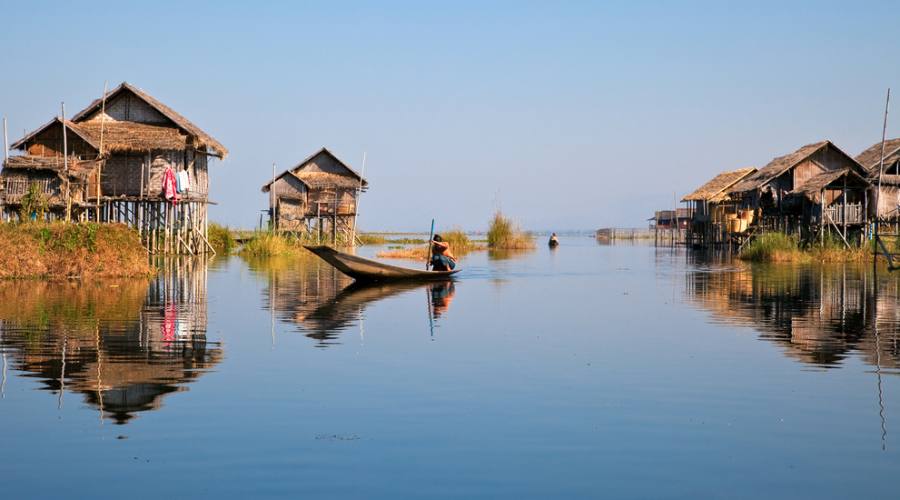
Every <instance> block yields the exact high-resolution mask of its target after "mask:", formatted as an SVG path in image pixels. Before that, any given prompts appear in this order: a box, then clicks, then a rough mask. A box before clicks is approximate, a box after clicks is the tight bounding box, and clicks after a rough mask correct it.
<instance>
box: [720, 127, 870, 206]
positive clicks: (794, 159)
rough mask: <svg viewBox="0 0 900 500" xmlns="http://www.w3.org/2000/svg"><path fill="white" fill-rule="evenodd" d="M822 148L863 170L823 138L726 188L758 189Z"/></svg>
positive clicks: (861, 170)
mask: <svg viewBox="0 0 900 500" xmlns="http://www.w3.org/2000/svg"><path fill="white" fill-rule="evenodd" d="M824 148H833V149H834V150H835V151H837V152H839V153H841V154H842V155H844V156H845V157H846V158H847V159H848V160H850V163H852V164H856V165H857V166H858V168H859V171H860V173H863V172H865V168H863V167H862V165H859V164H858V163H857V162H856V160H855V159H854V158H853V157H852V156H850V155H848V154H847V153H845V152H844V151H843V150H841V148H839V147H837V146H835V145H834V143H832V142H831V141H828V140H825V141H819V142H814V143H812V144H807V145H806V146H803V147H801V148H800V149H798V150H796V151H794V152H793V153H790V154H786V155H784V156H779V157H777V158H775V159H774V160H772V161H770V162H769V163H768V164H767V165H766V166H765V167H763V168H761V169H759V171H757V172H756V173H755V174H753V175H751V176H750V177H747V178H746V179H744V180H743V181H741V182H739V183H737V184H735V185H734V187H732V188H731V189H729V190H728V192H729V193H744V192H747V191H753V190H754V189H760V188H762V187H764V186H765V185H766V184H768V183H769V182H771V181H772V180H773V179H775V178H776V177H778V176H780V175H781V174H783V173H785V172H787V171H788V170H790V169H792V168H794V167H795V166H797V164H799V163H800V162H802V161H804V160H806V159H807V158H809V157H810V156H812V155H814V154H816V153H818V152H819V151H820V150H822V149H824Z"/></svg>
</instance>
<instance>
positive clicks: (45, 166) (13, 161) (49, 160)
mask: <svg viewBox="0 0 900 500" xmlns="http://www.w3.org/2000/svg"><path fill="white" fill-rule="evenodd" d="M96 166H97V161H94V160H76V159H72V158H70V159H69V164H68V167H69V176H70V177H72V178H75V179H85V178H87V176H88V174H89V173H90V172H91V171H92V170H93V169H94V168H95V167H96ZM65 167H66V164H65V163H64V162H63V159H62V157H61V156H32V155H16V156H10V157H9V159H8V160H6V161H5V162H3V169H4V171H5V170H7V169H8V170H32V171H37V170H43V171H49V172H53V173H54V174H56V175H58V176H60V177H64V176H65Z"/></svg>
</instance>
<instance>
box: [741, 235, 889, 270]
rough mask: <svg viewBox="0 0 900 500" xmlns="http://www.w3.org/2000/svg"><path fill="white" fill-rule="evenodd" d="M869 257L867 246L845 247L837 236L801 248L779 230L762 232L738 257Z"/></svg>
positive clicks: (817, 259)
mask: <svg viewBox="0 0 900 500" xmlns="http://www.w3.org/2000/svg"><path fill="white" fill-rule="evenodd" d="M871 257H872V248H871V246H870V245H863V246H860V247H851V248H847V247H846V246H845V245H844V242H843V241H842V240H841V239H840V238H839V237H838V236H833V235H829V236H828V237H826V238H824V241H823V242H822V243H820V244H814V245H811V246H809V247H808V248H801V246H800V241H799V240H798V239H797V238H796V237H793V236H789V235H786V234H782V233H765V234H762V235H760V236H758V237H757V238H756V239H754V240H753V241H751V242H750V243H749V244H748V245H747V246H746V247H745V248H744V250H743V252H741V255H740V258H741V259H742V260H747V261H751V262H793V263H810V262H861V261H864V260H867V259H870V258H871Z"/></svg>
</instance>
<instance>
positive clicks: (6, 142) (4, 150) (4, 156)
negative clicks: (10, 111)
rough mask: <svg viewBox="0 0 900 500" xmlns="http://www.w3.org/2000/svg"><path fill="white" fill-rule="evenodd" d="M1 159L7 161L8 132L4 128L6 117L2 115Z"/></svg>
mask: <svg viewBox="0 0 900 500" xmlns="http://www.w3.org/2000/svg"><path fill="white" fill-rule="evenodd" d="M3 161H4V162H7V161H9V134H8V133H7V130H6V117H5V116H4V117H3Z"/></svg>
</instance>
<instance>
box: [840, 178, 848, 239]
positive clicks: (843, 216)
mask: <svg viewBox="0 0 900 500" xmlns="http://www.w3.org/2000/svg"><path fill="white" fill-rule="evenodd" d="M841 197H842V198H843V200H842V201H841V222H842V224H843V228H842V231H843V233H844V239H845V240H846V239H847V176H846V175H844V191H843V193H842V194H841Z"/></svg>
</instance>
